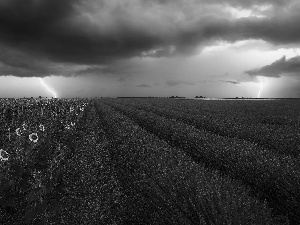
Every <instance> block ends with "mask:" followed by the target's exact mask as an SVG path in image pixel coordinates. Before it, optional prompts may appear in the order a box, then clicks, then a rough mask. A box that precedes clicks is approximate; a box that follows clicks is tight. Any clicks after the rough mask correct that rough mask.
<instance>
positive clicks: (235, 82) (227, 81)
mask: <svg viewBox="0 0 300 225" xmlns="http://www.w3.org/2000/svg"><path fill="white" fill-rule="evenodd" d="M219 81H220V82H223V83H229V84H240V82H237V81H230V80H219Z"/></svg>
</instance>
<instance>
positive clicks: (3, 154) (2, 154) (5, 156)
mask: <svg viewBox="0 0 300 225" xmlns="http://www.w3.org/2000/svg"><path fill="white" fill-rule="evenodd" d="M8 158H9V157H8V153H7V152H6V151H4V150H3V149H0V160H1V161H7V160H8Z"/></svg>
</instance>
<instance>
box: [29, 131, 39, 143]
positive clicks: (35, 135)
mask: <svg viewBox="0 0 300 225" xmlns="http://www.w3.org/2000/svg"><path fill="white" fill-rule="evenodd" d="M29 140H30V141H32V142H34V143H36V142H37V141H38V140H39V137H38V135H37V133H32V134H30V135H29Z"/></svg>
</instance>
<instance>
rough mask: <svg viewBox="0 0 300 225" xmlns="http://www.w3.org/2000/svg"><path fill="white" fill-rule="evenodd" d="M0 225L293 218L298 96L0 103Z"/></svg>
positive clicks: (299, 136) (297, 216)
mask: <svg viewBox="0 0 300 225" xmlns="http://www.w3.org/2000/svg"><path fill="white" fill-rule="evenodd" d="M0 107H1V108H0V109H1V110H0V113H1V114H0V149H1V153H0V154H1V155H0V157H1V161H0V182H1V183H0V224H298V223H299V221H300V213H299V212H300V196H299V193H300V164H299V154H300V128H299V127H300V104H299V101H298V100H276V101H275V100H274V101H259V100H257V101H246V100H244V101H234V100H226V101H218V100H211V101H201V100H199V101H195V100H187V99H166V98H153V99H145V98H143V99H142V98H134V99H130V98H122V99H121V98H120V99H118V98H97V99H59V100H58V99H56V100H45V99H36V100H33V99H31V100H21V99H18V100H6V99H2V100H0Z"/></svg>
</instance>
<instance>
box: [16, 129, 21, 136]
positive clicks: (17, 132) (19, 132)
mask: <svg viewBox="0 0 300 225" xmlns="http://www.w3.org/2000/svg"><path fill="white" fill-rule="evenodd" d="M16 134H17V135H18V136H21V129H20V128H17V129H16Z"/></svg>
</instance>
